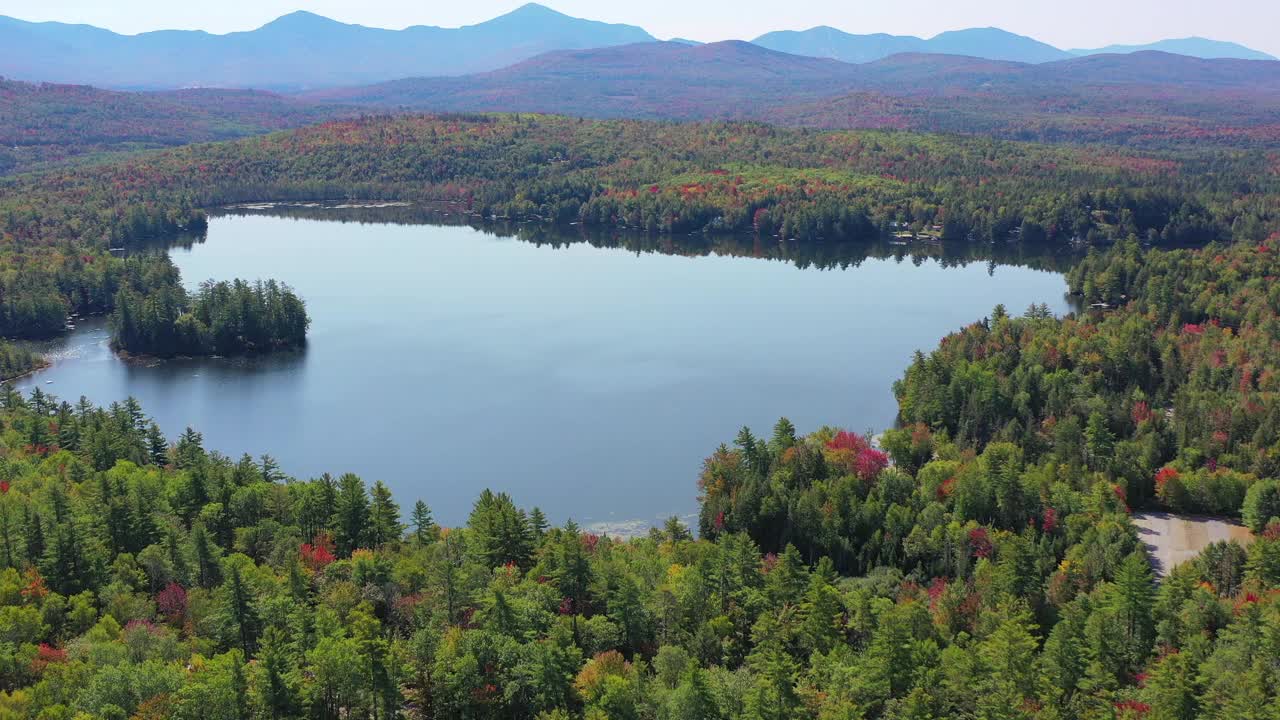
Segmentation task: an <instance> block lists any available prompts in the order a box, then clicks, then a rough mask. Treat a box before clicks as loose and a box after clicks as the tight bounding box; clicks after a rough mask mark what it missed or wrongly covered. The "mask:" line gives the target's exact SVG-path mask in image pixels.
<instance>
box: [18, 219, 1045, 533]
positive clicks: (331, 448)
mask: <svg viewBox="0 0 1280 720" xmlns="http://www.w3.org/2000/svg"><path fill="white" fill-rule="evenodd" d="M386 212H387V213H388V215H387V218H388V219H390V220H394V222H391V221H386V222H384V221H381V220H380V216H379V214H378V213H377V212H375V211H363V212H361V213H359V214H358V215H357V216H354V218H355V219H359V220H362V222H336V221H333V220H327V219H326V218H328V217H332V218H342V219H346V220H352V219H353V216H352V215H351V213H346V214H343V213H340V212H337V211H333V212H332V213H331V214H326V211H324V210H312V211H309V212H301V215H303V216H301V217H299V216H297V215H298V213H295V214H294V216H281V215H279V214H263V213H245V214H222V215H217V216H214V217H212V218H211V220H210V225H209V230H208V235H207V238H205V240H204V241H203V242H195V243H189V244H188V246H187V247H175V248H173V249H172V250H170V252H171V253H172V256H173V258H174V261H175V262H176V263H177V265H178V266H179V268H181V270H182V275H183V279H184V282H185V283H187V284H188V285H192V286H194V285H195V284H196V283H198V282H199V281H201V280H204V279H208V278H217V279H230V278H233V277H243V278H247V279H255V278H267V277H274V278H277V279H280V280H283V281H285V282H287V283H289V284H290V285H292V286H293V287H294V288H295V289H296V290H297V291H298V292H299V293H300V294H301V295H302V297H303V298H305V300H306V302H307V306H308V311H309V312H310V314H311V317H312V321H313V323H312V328H311V334H310V340H309V344H308V347H307V349H306V350H305V351H303V352H299V353H290V354H283V355H273V356H268V357H263V358H255V359H238V360H226V359H201V360H176V361H170V362H163V363H154V364H151V365H138V364H130V363H125V362H122V361H121V360H119V359H118V358H116V357H115V356H114V355H113V354H112V353H111V352H110V350H109V349H108V348H107V331H106V327H105V323H104V322H103V321H102V320H88V321H85V322H82V323H81V324H80V325H79V327H78V328H77V329H76V330H75V331H74V332H72V333H70V334H69V335H68V336H66V337H64V338H60V339H58V340H56V341H53V342H51V343H49V344H48V345H46V347H47V349H49V351H50V352H51V353H52V355H53V364H52V366H51V367H50V368H49V369H48V370H45V371H43V372H41V373H38V374H37V375H35V376H32V377H29V378H26V379H24V380H23V381H22V382H21V383H19V386H20V387H22V388H23V389H30V388H31V387H35V386H39V387H41V388H42V389H44V390H46V391H48V392H52V393H54V394H56V395H58V396H60V397H63V398H66V399H69V400H72V401H74V400H75V399H76V398H78V397H79V396H80V395H86V396H88V397H89V398H90V399H91V400H93V401H94V402H96V403H100V404H107V403H110V402H112V401H117V400H122V399H124V398H126V397H128V396H130V395H132V396H134V397H136V398H138V399H139V400H140V401H141V402H142V404H143V407H144V408H145V409H146V411H147V412H148V413H149V414H151V415H152V416H153V417H155V418H156V420H157V421H158V422H159V423H160V425H161V427H162V428H164V430H165V432H166V434H168V435H169V436H170V437H171V438H173V437H176V436H177V434H178V433H180V432H181V431H182V429H183V428H184V427H186V426H187V425H190V426H192V427H194V428H196V429H197V430H199V431H200V432H201V433H203V435H204V439H205V445H206V447H207V448H209V449H216V450H219V451H222V452H224V453H227V454H230V455H232V456H235V457H238V456H239V455H240V454H241V453H244V452H248V453H251V454H253V455H255V456H258V455H261V454H263V453H269V454H271V455H272V456H273V457H275V458H276V459H277V460H278V461H279V463H280V465H281V468H282V469H283V470H284V471H285V472H286V473H288V474H290V475H293V476H295V477H312V476H315V475H318V474H320V473H322V472H326V471H328V472H331V473H334V474H335V475H336V474H338V473H341V472H348V471H349V472H354V473H357V474H359V475H360V476H361V477H363V478H365V480H367V481H369V482H372V481H374V480H379V479H380V480H383V481H384V482H386V483H387V484H388V485H389V486H390V487H391V489H392V490H393V491H394V492H395V494H396V497H397V499H398V500H399V502H400V503H401V506H402V508H404V509H405V510H407V509H408V508H409V507H411V506H412V504H413V502H414V500H417V499H423V500H425V501H426V502H427V503H428V504H429V505H430V506H431V507H432V509H433V511H434V512H435V514H436V517H437V519H438V520H439V521H441V522H442V523H444V524H459V523H461V522H463V521H465V519H466V516H467V513H468V512H469V509H470V507H471V503H472V502H473V500H474V499H475V497H476V495H477V494H478V493H479V492H480V490H481V489H483V488H485V487H490V488H493V489H495V490H503V491H506V492H509V493H510V494H511V495H512V496H513V498H514V499H515V501H516V502H517V503H519V504H521V505H522V506H524V507H532V506H534V505H537V506H540V507H542V508H543V509H544V510H545V511H546V512H547V514H548V516H549V517H550V518H551V519H552V520H553V521H554V522H561V521H563V520H565V519H567V518H569V517H572V518H573V519H575V520H577V521H578V522H579V523H580V524H609V526H610V527H621V526H622V525H623V524H625V523H632V524H633V525H636V526H647V525H648V524H649V523H653V522H655V521H660V520H661V519H662V518H665V517H668V516H671V515H680V516H687V515H689V514H691V513H693V512H695V511H696V509H697V501H696V495H697V488H696V480H697V476H698V472H699V469H700V467H701V462H702V459H703V458H704V457H706V456H707V455H709V454H710V453H711V452H712V451H713V450H714V449H715V448H716V446H717V445H719V444H720V443H722V442H723V443H728V442H731V441H732V440H733V438H734V436H735V435H736V433H737V432H738V429H739V428H740V427H742V426H743V425H748V426H751V427H752V428H753V429H754V430H755V431H756V433H757V434H761V435H767V434H769V433H770V432H771V429H772V426H773V424H774V422H775V421H776V420H777V419H778V418H779V417H781V416H787V417H789V418H790V419H791V420H792V421H793V422H794V423H795V424H796V426H797V428H798V429H799V430H800V431H801V432H808V431H811V430H813V429H815V428H817V427H820V426H821V425H824V424H830V425H838V426H842V427H845V428H849V429H852V430H857V431H867V430H871V431H879V430H882V429H884V428H886V427H889V426H891V425H892V423H893V421H894V417H895V413H896V404H895V401H894V398H893V394H892V392H891V384H892V383H893V381H894V380H896V379H897V378H898V377H900V376H901V373H902V371H903V370H904V368H905V367H906V365H907V364H908V362H909V361H910V359H911V355H912V353H913V352H914V351H916V350H917V349H922V350H925V351H928V350H929V349H931V348H933V347H934V346H935V345H936V344H937V342H938V340H939V339H940V338H941V337H942V336H943V335H944V334H946V333H948V332H950V331H952V330H955V329H957V328H959V327H961V326H962V325H964V324H967V323H970V322H972V321H974V320H977V319H979V318H981V317H983V316H985V315H988V314H989V313H990V311H991V309H992V308H993V307H994V306H995V305H996V304H997V303H1003V304H1005V305H1006V306H1007V307H1008V308H1010V311H1011V312H1014V313H1020V312H1021V311H1022V310H1023V309H1024V308H1026V307H1027V305H1029V304H1031V303H1047V304H1048V305H1049V307H1050V308H1051V309H1052V310H1053V311H1054V312H1057V313H1061V312H1064V311H1067V310H1068V309H1069V308H1068V304H1067V300H1066V298H1065V297H1064V293H1065V292H1066V283H1065V280H1064V278H1063V277H1062V275H1061V274H1060V273H1059V272H1052V271H1047V270H1044V269H1038V268H1043V267H1059V266H1062V267H1065V264H1066V263H1065V261H1063V260H1061V259H1056V260H1055V259H1052V258H1050V259H1044V258H1037V257H1034V256H1028V257H1017V256H1015V257H1013V258H997V259H995V260H988V261H984V260H982V259H981V254H982V251H981V250H975V249H973V248H966V249H963V250H949V249H946V248H942V249H937V250H929V251H927V252H915V253H914V254H912V253H909V252H908V251H907V249H906V248H900V247H898V248H894V247H888V246H879V247H873V248H868V247H866V246H855V247H846V246H837V245H823V246H818V247H817V248H816V249H813V250H812V251H806V250H801V249H794V248H790V249H789V248H786V247H785V246H779V245H778V243H776V241H775V242H767V243H764V245H763V247H760V246H754V245H751V244H747V245H746V246H743V245H742V244H739V243H736V242H734V241H731V240H720V241H715V242H714V243H709V242H708V241H705V240H694V239H689V240H683V239H670V238H668V239H661V240H650V239H634V238H633V239H628V238H626V237H622V238H605V239H600V238H594V239H593V240H592V242H582V241H581V240H582V237H581V236H580V235H576V234H574V233H572V232H571V231H570V232H556V231H546V230H530V229H524V230H519V229H517V230H515V231H513V233H514V234H512V233H494V232H489V231H487V230H484V229H478V228H474V227H469V226H466V225H422V224H413V223H410V222H405V221H404V211H403V210H399V211H397V210H396V209H387V210H386ZM747 242H748V243H750V242H751V241H747ZM807 252H812V254H811V255H806V254H803V253H807ZM868 254H870V255H872V256H870V257H868ZM1004 262H1011V263H1014V264H1002V263H1004Z"/></svg>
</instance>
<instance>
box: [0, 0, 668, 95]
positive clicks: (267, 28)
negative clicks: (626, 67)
mask: <svg viewBox="0 0 1280 720" xmlns="http://www.w3.org/2000/svg"><path fill="white" fill-rule="evenodd" d="M652 39H653V38H652V37H651V36H650V35H649V34H648V33H646V32H645V31H644V30H641V29H640V28H636V27H631V26H627V25H610V24H606V23H600V22H594V21H590V20H581V19H578V18H572V17H569V16H567V15H562V14H560V13H558V12H555V11H554V10H551V9H549V8H546V7H543V6H541V5H537V4H529V5H525V6H523V7H521V8H519V9H517V10H515V11H513V12H511V13H509V14H507V15H503V16H501V17H498V18H494V19H493V20H489V21H487V22H483V23H480V24H477V25H470V26H466V27H461V28H456V29H454V28H439V27H428V26H414V27H409V28H406V29H404V30H385V29H380V28H370V27H364V26H362V25H349V24H345V23H340V22H337V21H335V20H330V19H328V18H324V17H321V16H319V15H315V14H312V13H307V12H295V13H292V14H290V15H286V16H284V17H281V18H279V19H277V20H274V21H272V22H270V23H268V24H266V25H264V26H262V27H260V28H258V29H256V30H252V31H248V32H236V33H229V34H226V35H212V34H209V33H205V32H201V31H178V30H166V31H159V32H149V33H142V34H140V35H118V34H116V33H113V32H110V31H107V30H101V29H98V28H94V27H89V26H87V25H67V24H63V23H31V22H24V21H22V20H17V19H14V18H8V17H2V16H0V75H3V76H6V77H9V78H11V79H18V80H28V81H48V82H68V83H77V84H90V85H97V86H100V87H110V88H132V89H168V88H182V87H239V88H244V87H256V88H267V89H300V88H311V87H332V86H337V85H358V84H367V83H375V82H381V81H385V80H392V79H395V78H402V77H409V76H415V75H460V74H465V73H474V72H482V71H485V70H493V69H496V68H500V67H504V66H507V65H510V64H512V63H515V62H519V61H521V60H524V59H527V58H530V57H533V56H535V55H538V54H540V53H544V52H547V51H550V50H560V49H572V48H587V47H603V46H608V45H619V44H624V43H634V42H643V41H647V40H652Z"/></svg>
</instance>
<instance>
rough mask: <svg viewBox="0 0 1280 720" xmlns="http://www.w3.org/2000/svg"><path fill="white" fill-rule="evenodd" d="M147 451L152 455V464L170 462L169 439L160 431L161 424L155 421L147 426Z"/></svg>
mask: <svg viewBox="0 0 1280 720" xmlns="http://www.w3.org/2000/svg"><path fill="white" fill-rule="evenodd" d="M147 452H148V454H150V456H151V462H152V464H154V465H161V466H163V465H167V464H169V441H168V440H166V439H165V437H164V433H163V432H161V431H160V426H159V425H157V424H155V423H151V425H150V426H149V427H148V428H147Z"/></svg>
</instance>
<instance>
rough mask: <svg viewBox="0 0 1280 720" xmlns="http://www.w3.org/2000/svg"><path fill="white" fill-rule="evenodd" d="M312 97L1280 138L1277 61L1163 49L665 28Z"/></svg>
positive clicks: (471, 107)
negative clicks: (795, 40) (956, 46)
mask: <svg viewBox="0 0 1280 720" xmlns="http://www.w3.org/2000/svg"><path fill="white" fill-rule="evenodd" d="M301 97H302V98H303V99H307V100H311V101H315V102H321V103H340V104H345V105H350V106H362V107H377V108H381V109H385V110H429V111H456V112H482V111H502V112H541V113H554V114H569V115H579V116H587V117H601V118H618V117H626V118H648V119H670V120H689V119H739V120H741V119H747V120H763V121H768V122H776V123H781V124H788V125H801V126H815V127H833V128H835V127H893V128H909V129H916V130H931V131H945V132H962V133H979V134H989V135H996V136H1001V137H1012V138H1018V139H1035V140H1046V141H1064V140H1066V141H1071V140H1075V141H1124V142H1144V141H1149V142H1152V143H1156V142H1163V141H1165V140H1169V139H1176V138H1186V139H1191V138H1194V137H1197V136H1201V135H1204V134H1206V133H1209V134H1213V135H1214V136H1215V137H1218V138H1220V139H1222V138H1225V139H1227V140H1228V141H1229V142H1231V143H1234V144H1244V145H1247V144H1249V143H1251V142H1254V141H1255V140H1258V139H1259V138H1262V139H1265V140H1266V141H1267V142H1272V141H1274V140H1275V139H1278V138H1280V62H1277V61H1261V60H1234V59H1215V60H1204V59H1200V58H1192V57H1187V56H1182V55H1174V54H1170V53H1163V52H1156V51H1143V52H1136V53H1131V54H1114V55H1110V54H1109V55H1091V56H1086V57H1071V58H1069V59H1066V60H1056V61H1052V62H1044V63H1038V64H1033V63H1020V62H1011V61H1006V60H986V59H982V58H975V57H967V56H958V55H938V54H927V53H899V54H895V55H892V56H890V57H888V58H884V59H880V60H876V61H873V62H867V63H861V64H853V63H846V62H841V61H838V60H831V59H825V58H814V57H806V56H801V55H793V54H790V53H784V52H779V51H776V50H770V49H768V48H764V47H761V46H759V45H756V44H753V43H746V42H740V41H728V42H719V43H710V44H706V45H688V44H685V43H680V42H653V43H638V44H632V45H624V46H618V47H611V48H599V49H593V50H574V51H559V52H553V53H547V54H544V55H541V56H539V57H537V58H533V59H530V60H527V61H525V62H522V63H517V64H516V65H513V66H511V67H508V68H504V69H502V70H496V71H492V72H488V73H479V74H476V75H469V76H466V77H461V78H412V79H403V80H396V81H392V82H387V83H379V84H375V85H370V86H365V87H359V88H336V89H328V90H320V91H315V92H311V93H307V94H304V95H302V96H301ZM1273 136H1275V137H1273Z"/></svg>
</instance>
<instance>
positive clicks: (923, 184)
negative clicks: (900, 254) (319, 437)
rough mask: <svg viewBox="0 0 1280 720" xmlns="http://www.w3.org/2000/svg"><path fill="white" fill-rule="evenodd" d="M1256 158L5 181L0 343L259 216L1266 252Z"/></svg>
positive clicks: (718, 148)
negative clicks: (305, 213) (326, 208)
mask: <svg viewBox="0 0 1280 720" xmlns="http://www.w3.org/2000/svg"><path fill="white" fill-rule="evenodd" d="M1277 168H1280V164H1278V161H1277V158H1276V157H1275V156H1274V155H1273V154H1268V153H1261V152H1244V151H1236V150H1224V149H1205V150H1202V151H1201V150H1180V151H1164V152H1139V151H1130V150H1123V149H1117V148H1105V147H1099V146H1073V147H1067V146H1049V145H1037V144H1033V143H1019V142H1009V141H998V140H991V139H984V138H964V137H955V136H941V135H924V134H914V133H907V132H895V131H832V132H819V131H813V130H786V129H779V128H774V127H770V126H767V125H762V124H755V123H688V124H672V123H659V122H641V121H589V120H583V119H573V118H562V117H548V116H534V115H436V116H399V117H377V118H363V119H360V120H351V121H340V122H339V121H335V122H330V123H325V124H322V125H318V126H313V127H309V128H304V129H301V130H297V131H290V132H285V133H277V134H274V135H269V136H265V137H259V138H251V139H246V140H241V141H235V142H226V143H214V144H204V145H190V146H184V147H181V148H176V149H172V150H165V151H156V152H150V153H141V154H136V155H132V156H129V157H128V158H126V159H123V160H115V161H111V162H105V163H100V164H91V165H86V166H82V167H77V168H75V169H74V170H68V169H51V170H46V171H44V172H41V173H34V174H30V175H24V176H19V177H14V178H8V179H0V235H2V236H3V240H2V241H0V335H2V336H6V337H16V336H37V337H39V336H48V335H51V334H54V333H57V332H59V331H60V328H61V326H62V321H63V319H64V318H65V316H66V314H67V313H69V312H76V313H81V314H87V313H106V312H110V311H111V309H112V308H113V307H114V302H115V298H116V296H117V295H118V290H119V287H120V278H121V274H122V273H123V269H122V267H121V260H120V258H119V257H116V255H118V254H119V253H114V254H113V253H110V252H108V251H109V250H110V249H112V248H121V249H128V248H130V247H134V246H137V245H139V244H141V243H144V242H146V241H148V240H154V239H156V238H163V237H168V236H172V235H175V234H179V233H184V232H185V233H200V232H201V231H202V230H203V229H204V227H205V223H206V215H205V213H206V211H207V210H209V209H213V208H216V207H220V206H222V205H226V204H229V203H235V202H248V201H252V202H261V201H268V200H299V199H305V200H323V199H333V200H379V201H387V200H400V201H409V202H425V201H442V200H443V201H448V202H452V203H456V205H457V208H458V209H459V210H460V211H463V212H466V213H469V214H471V215H473V216H477V217H482V218H497V219H500V220H501V219H507V220H523V221H528V222H538V223H547V224H552V223H561V224H568V223H573V222H576V223H580V224H581V225H582V226H585V227H589V228H614V229H631V230H637V231H640V232H645V233H654V234H661V233H672V234H677V233H678V234H687V233H700V234H708V235H715V234H719V233H738V234H748V235H753V236H758V237H760V238H763V239H766V240H769V239H777V240H791V239H794V240H796V241H797V242H800V243H817V242H820V241H834V240H856V239H878V238H880V237H883V236H884V235H885V234H886V233H906V234H910V235H914V236H918V237H936V238H942V239H946V240H955V241H960V242H994V243H998V244H1003V243H1013V242H1017V243H1025V244H1029V245H1037V244H1039V245H1048V246H1051V247H1064V248H1066V247H1070V248H1084V247H1089V246H1093V245H1103V244H1107V243H1110V242H1113V241H1117V240H1122V239H1124V238H1127V237H1129V236H1130V235H1136V236H1137V237H1138V238H1140V239H1141V240H1142V241H1143V242H1147V243H1149V244H1154V245H1160V246H1177V245H1182V244H1196V243H1204V242H1209V241H1213V240H1234V241H1241V242H1250V243H1255V242H1262V241H1264V240H1265V239H1266V238H1267V237H1268V236H1269V235H1270V234H1271V233H1272V232H1274V231H1275V230H1276V228H1277V226H1278V224H1280V219H1277V217H1276V204H1275V198H1276V196H1277V180H1278V178H1277Z"/></svg>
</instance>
